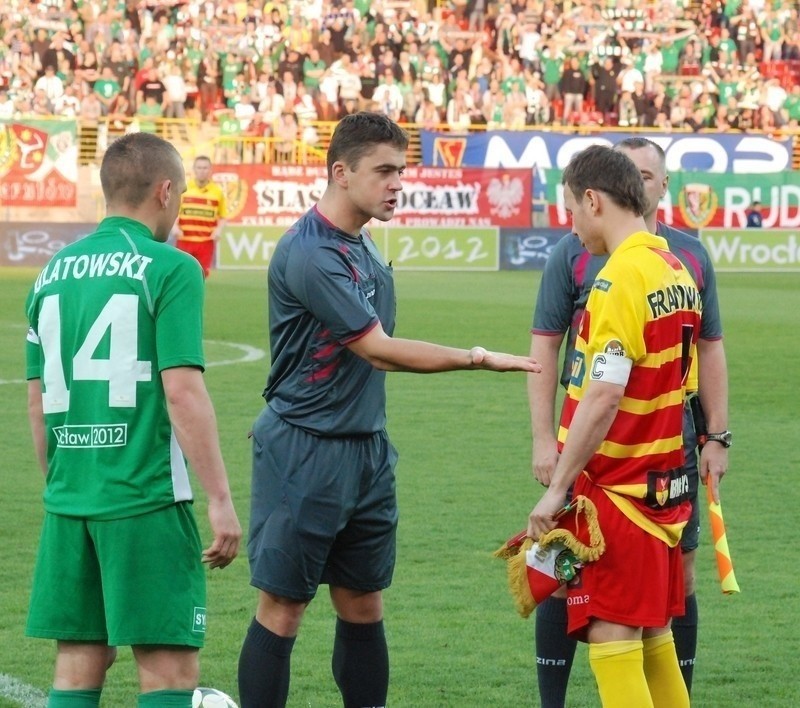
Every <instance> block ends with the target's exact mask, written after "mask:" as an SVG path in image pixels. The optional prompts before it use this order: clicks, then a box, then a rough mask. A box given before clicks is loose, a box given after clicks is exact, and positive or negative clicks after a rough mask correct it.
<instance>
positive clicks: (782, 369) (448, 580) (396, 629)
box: [0, 269, 800, 708]
mask: <svg viewBox="0 0 800 708" xmlns="http://www.w3.org/2000/svg"><path fill="white" fill-rule="evenodd" d="M34 277H35V273H34V272H33V271H29V270H28V271H26V270H15V269H0V415H1V416H2V435H0V459H2V460H3V472H2V480H3V483H2V491H1V492H0V519H2V522H1V523H2V529H3V534H2V539H3V551H4V552H3V574H2V583H0V707H3V708H5V707H10V706H17V705H23V704H22V703H19V702H17V701H15V700H11V698H10V697H9V696H10V693H11V690H10V689H9V688H8V687H9V686H10V685H16V686H19V685H22V684H24V685H26V686H29V687H33V688H34V689H36V690H38V691H40V692H42V693H44V692H46V691H47V689H48V687H49V685H50V681H51V675H52V659H53V655H54V650H53V645H52V643H50V642H47V641H42V640H30V639H26V638H25V637H24V636H23V627H24V621H25V612H26V607H27V599H28V590H29V584H30V579H31V572H32V566H33V559H34V554H35V549H36V544H37V540H38V532H39V524H40V521H41V516H42V511H41V500H40V496H41V490H42V478H41V475H40V474H39V472H38V471H37V469H36V466H35V462H34V457H33V452H32V448H31V443H30V435H29V432H28V426H27V418H26V410H25V406H26V402H25V386H24V384H23V383H21V382H20V381H19V380H20V379H22V378H23V377H24V367H23V342H24V335H25V325H24V313H23V303H24V299H25V294H26V292H27V290H28V288H29V286H30V284H31V282H32V281H33V279H34ZM538 283H539V275H538V274H536V273H525V272H502V273H477V274H475V273H471V274H468V273H408V272H401V273H398V274H397V291H398V326H397V331H396V334H397V335H398V336H403V337H413V338H420V339H428V340H432V341H436V342H440V343H444V344H450V345H454V346H464V347H468V346H472V345H475V344H481V345H484V346H486V347H488V348H494V349H503V350H507V351H513V352H518V353H525V352H527V350H528V347H529V343H530V339H529V326H530V319H531V311H532V305H533V302H534V299H535V294H536V289H537V287H538ZM798 285H800V281H799V280H798V276H797V274H763V275H760V274H747V275H744V274H741V275H739V274H721V275H720V276H719V290H720V299H721V307H722V314H723V319H724V325H725V331H726V338H725V342H726V350H727V355H728V362H729V370H730V389H731V405H730V410H731V418H730V427H731V429H732V430H733V431H734V432H735V436H736V439H735V443H734V446H733V447H732V448H731V454H730V463H731V464H730V472H729V474H728V476H727V477H726V478H725V480H724V482H723V487H722V494H723V510H724V512H725V519H726V522H727V526H728V539H729V544H730V548H731V552H732V555H733V559H734V565H735V569H736V575H737V579H738V581H739V585H740V586H741V589H742V592H741V594H740V595H737V596H730V597H726V596H723V595H722V594H721V592H720V588H719V583H718V580H717V575H716V567H715V564H714V558H713V550H712V548H711V545H710V540H709V539H710V534H709V530H708V524H707V514H704V519H703V538H702V541H701V548H700V550H699V557H698V598H699V604H700V621H701V626H700V646H699V653H698V665H697V667H696V671H695V682H694V692H693V699H694V705H696V706H703V707H705V706H707V707H708V708H725V707H731V708H734V707H735V708H745V707H751V706H758V707H764V706H775V707H776V708H777V707H778V706H787V707H788V706H797V705H800V676H798V671H797V665H798V663H797V657H798V655H800V640H798V629H797V626H796V625H797V620H798V617H799V616H800V615H798V600H797V598H798V581H797V575H798V573H797V567H798V565H799V564H798V560H799V556H800V553H799V552H798V536H800V533H798V532H800V523H798V521H797V519H798V509H799V508H800V507H799V506H798V501H800V492H799V491H798V490H800V483H798V467H800V452H799V451H798V441H800V426H799V425H798V422H797V413H796V411H797V403H798V396H800V386H798V382H797V343H798V329H799V328H800V287H798ZM206 310H207V322H206V334H205V336H206V339H207V340H209V342H213V343H209V344H208V347H207V357H208V359H209V360H210V361H221V360H224V359H232V358H234V359H235V358H237V357H239V356H241V352H240V351H239V350H237V349H234V348H231V347H229V346H227V345H226V344H225V343H227V342H230V343H237V344H246V345H249V346H251V347H257V348H261V349H265V350H266V349H267V332H266V278H265V274H264V273H253V272H220V273H215V274H214V275H213V276H212V277H211V279H210V281H209V284H208V293H207V305H206ZM267 370H268V359H262V360H260V361H255V362H249V363H238V364H231V365H226V366H216V367H211V368H209V369H208V371H207V373H206V381H207V384H208V387H209V390H210V392H211V395H212V398H213V400H214V403H215V406H216V410H217V415H218V419H219V427H220V434H221V439H222V448H223V453H224V455H225V458H226V462H227V466H228V472H229V475H230V477H231V481H232V487H233V492H234V496H235V502H236V505H237V508H238V510H239V514H240V518H241V520H242V523H243V525H245V526H246V524H247V518H248V488H249V476H250V471H249V445H248V439H247V433H248V431H249V429H250V425H251V423H252V421H253V419H254V418H255V416H256V415H257V414H258V412H259V410H260V409H261V406H262V405H263V401H262V399H261V397H260V395H261V391H262V389H263V386H264V382H265V380H266V375H267ZM388 380H389V383H388V392H389V432H390V434H391V436H392V439H393V441H394V443H395V445H396V446H397V448H398V449H399V451H400V463H399V466H398V471H397V472H398V490H399V491H398V493H399V498H400V510H401V521H400V530H399V548H398V566H397V571H396V574H395V581H394V584H393V586H392V588H391V589H390V590H389V591H388V592H387V593H386V598H385V600H386V618H387V634H388V638H389V645H390V651H391V656H392V674H391V689H390V697H389V703H390V705H392V706H395V707H397V708H417V707H420V706H421V707H428V706H430V707H439V706H441V707H449V706H459V707H462V706H463V707H467V708H471V707H475V708H477V707H478V706H491V707H493V708H494V707H497V708H506V707H508V708H516V707H518V706H532V705H536V695H537V694H536V671H535V664H534V660H533V621H532V620H530V621H525V620H522V619H520V618H519V617H517V616H516V614H515V612H514V609H513V606H512V603H511V599H510V597H509V596H508V594H507V590H506V587H505V575H504V574H505V569H504V567H503V565H502V563H501V562H500V561H498V560H495V559H493V558H492V557H491V552H492V551H493V550H494V549H495V548H496V547H497V546H498V545H499V544H500V543H501V542H502V541H503V540H504V539H505V538H506V537H508V536H510V535H511V534H513V533H515V532H516V531H518V530H519V529H521V528H522V527H523V526H524V524H525V520H526V517H527V514H528V512H529V511H530V509H531V507H532V506H533V504H534V502H535V501H536V500H537V499H538V496H539V494H540V489H539V488H538V485H536V484H535V483H534V482H533V480H532V477H531V473H530V427H529V423H528V410H527V401H526V397H525V381H524V376H523V375H521V374H503V375H497V374H490V373H487V372H458V373H449V374H439V375H434V376H421V375H414V374H390V375H389V378H388ZM194 487H195V490H199V485H198V484H196V483H195V485H194ZM196 506H197V512H198V518H199V520H200V523H201V529H202V530H203V533H204V538H205V540H208V525H207V521H206V517H205V505H204V503H203V501H202V500H199V501H198V503H197V505H196ZM209 590H210V596H209V630H208V635H207V646H206V648H205V649H204V651H203V652H202V654H201V663H202V679H201V682H202V683H203V684H204V685H209V686H214V687H216V688H219V689H221V690H223V691H226V692H228V693H230V694H231V695H233V696H234V697H235V696H236V664H237V660H238V653H239V647H240V644H241V640H242V637H243V635H244V632H245V631H246V628H247V626H248V624H249V622H250V619H251V617H252V614H253V610H254V607H255V591H254V590H253V589H252V588H250V587H249V584H248V573H247V562H246V559H245V558H243V557H240V558H239V559H238V560H237V561H236V562H235V563H234V564H233V565H232V566H231V567H230V568H228V569H226V570H224V571H215V572H212V573H209ZM326 595H327V592H326V591H325V590H324V588H323V590H322V592H321V593H320V596H319V597H318V598H317V600H316V601H315V602H313V603H312V605H311V607H310V609H309V611H308V614H307V617H306V620H305V623H304V626H303V628H302V631H301V634H300V638H299V640H298V642H297V645H296V648H295V652H294V655H293V658H292V677H293V681H292V690H291V694H290V699H289V705H290V706H291V707H292V708H301V707H313V708H323V707H327V706H337V705H341V703H340V701H339V697H338V692H337V690H336V687H335V684H334V682H333V679H332V678H331V674H330V650H331V645H332V635H333V613H332V611H331V609H330V605H329V602H328V600H327V597H326ZM58 600H59V590H58V588H53V601H54V602H58ZM15 682H16V683H15ZM135 696H136V682H135V667H134V665H133V661H132V659H131V653H130V650H129V649H127V648H123V649H121V650H120V656H119V659H118V661H117V664H116V665H115V666H114V667H113V668H112V670H111V671H110V673H109V678H108V682H107V686H106V690H105V692H104V697H103V705H104V706H114V707H117V706H133V705H135ZM568 702H569V705H570V706H574V707H582V706H586V707H590V706H598V705H599V700H598V699H597V694H596V689H595V687H594V682H593V679H592V676H591V674H590V672H589V669H588V666H587V660H586V651H585V647H579V650H578V656H577V657H576V662H575V668H574V669H573V680H572V682H571V685H570V693H569V696H568Z"/></svg>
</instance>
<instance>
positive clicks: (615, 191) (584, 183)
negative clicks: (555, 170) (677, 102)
mask: <svg viewBox="0 0 800 708" xmlns="http://www.w3.org/2000/svg"><path fill="white" fill-rule="evenodd" d="M561 184H563V185H565V186H566V187H568V188H569V189H570V190H571V191H572V193H573V194H574V195H575V198H576V199H577V200H578V201H582V200H583V195H584V193H585V192H586V190H587V189H595V190H597V191H599V192H604V193H605V194H607V195H608V196H609V197H611V200H612V201H613V202H614V203H615V204H616V205H617V206H619V207H621V208H623V209H626V210H628V211H632V212H633V213H634V214H636V215H637V216H642V215H643V214H644V212H645V209H647V197H646V196H645V192H644V180H643V179H642V175H641V173H640V172H639V169H638V168H637V167H636V165H635V164H634V163H633V160H631V158H629V157H628V156H627V155H626V154H625V153H624V152H620V151H618V150H614V149H613V148H610V147H606V146H605V145H592V146H591V147H588V148H586V149H585V150H582V151H581V152H579V153H577V154H576V155H575V156H573V158H572V159H571V160H570V161H569V164H568V165H567V166H566V168H565V169H564V173H563V174H562V176H561Z"/></svg>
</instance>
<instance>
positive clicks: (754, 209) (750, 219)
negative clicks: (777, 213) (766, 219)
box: [745, 199, 763, 229]
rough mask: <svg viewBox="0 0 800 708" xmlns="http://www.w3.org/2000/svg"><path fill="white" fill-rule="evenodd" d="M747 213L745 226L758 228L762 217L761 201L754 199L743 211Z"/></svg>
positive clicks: (761, 222)
mask: <svg viewBox="0 0 800 708" xmlns="http://www.w3.org/2000/svg"><path fill="white" fill-rule="evenodd" d="M745 214H746V215H747V228H748V229H760V228H761V226H762V224H763V217H762V215H761V202H760V201H758V199H754V200H753V203H752V204H751V205H750V208H749V209H748V210H747V211H746V212H745Z"/></svg>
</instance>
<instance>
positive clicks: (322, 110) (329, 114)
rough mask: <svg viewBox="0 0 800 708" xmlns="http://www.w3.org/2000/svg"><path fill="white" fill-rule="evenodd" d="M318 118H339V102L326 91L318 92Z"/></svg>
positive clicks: (329, 119) (331, 120)
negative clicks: (332, 98)
mask: <svg viewBox="0 0 800 708" xmlns="http://www.w3.org/2000/svg"><path fill="white" fill-rule="evenodd" d="M316 105H317V118H318V120H321V121H325V122H333V121H336V120H338V118H339V102H338V100H337V99H334V100H333V101H331V100H330V99H329V98H328V95H327V94H326V93H325V92H324V91H317V93H316Z"/></svg>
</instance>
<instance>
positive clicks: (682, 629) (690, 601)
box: [672, 593, 697, 694]
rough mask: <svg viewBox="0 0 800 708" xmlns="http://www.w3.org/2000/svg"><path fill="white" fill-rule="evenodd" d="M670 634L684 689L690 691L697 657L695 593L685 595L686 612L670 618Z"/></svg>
mask: <svg viewBox="0 0 800 708" xmlns="http://www.w3.org/2000/svg"><path fill="white" fill-rule="evenodd" d="M672 636H673V637H675V651H676V653H677V654H678V664H679V665H680V667H681V674H683V682H684V683H685V684H686V690H687V691H689V693H690V694H691V692H692V675H693V674H694V663H695V660H696V658H697V595H695V594H694V593H692V594H691V595H687V596H686V612H685V614H684V615H683V617H675V618H673V620H672Z"/></svg>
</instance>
